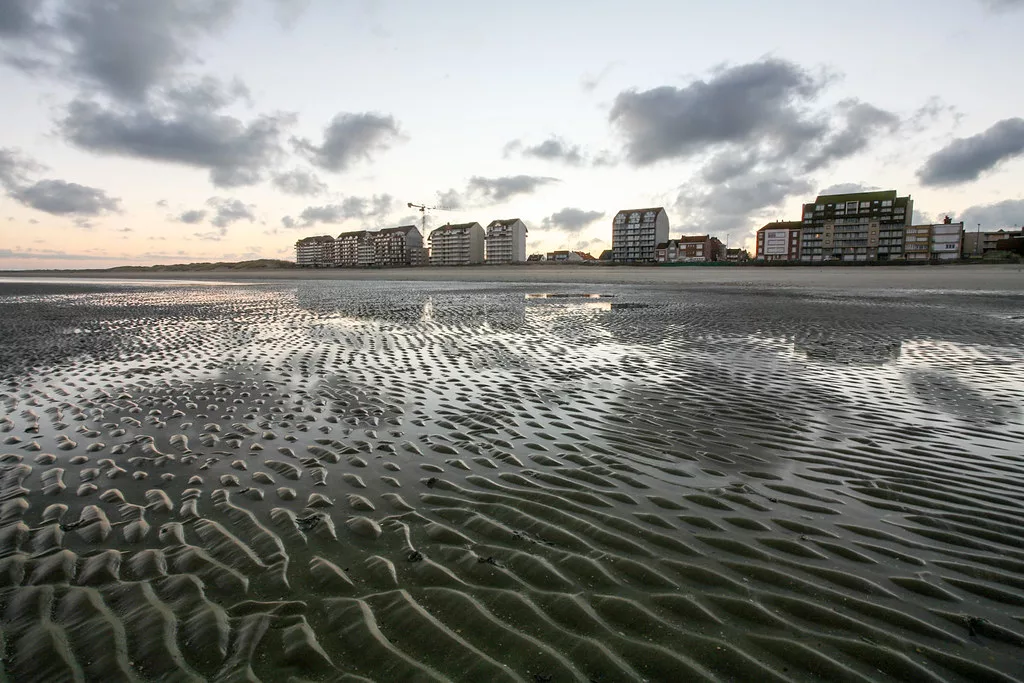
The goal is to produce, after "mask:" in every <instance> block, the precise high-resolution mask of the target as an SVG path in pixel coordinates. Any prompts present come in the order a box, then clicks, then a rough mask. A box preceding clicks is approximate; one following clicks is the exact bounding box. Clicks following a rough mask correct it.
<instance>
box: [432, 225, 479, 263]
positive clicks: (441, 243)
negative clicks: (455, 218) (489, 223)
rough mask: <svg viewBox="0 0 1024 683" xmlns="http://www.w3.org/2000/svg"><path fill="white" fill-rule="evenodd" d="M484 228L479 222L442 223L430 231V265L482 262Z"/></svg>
mask: <svg viewBox="0 0 1024 683" xmlns="http://www.w3.org/2000/svg"><path fill="white" fill-rule="evenodd" d="M484 239H485V238H484V229H483V227H482V226H481V225H480V224H479V223H459V224H457V225H442V226H441V227H440V228H436V229H434V230H432V231H431V232H430V236H429V237H428V238H427V241H428V242H429V243H430V265H432V266H467V265H472V264H479V263H483V262H484Z"/></svg>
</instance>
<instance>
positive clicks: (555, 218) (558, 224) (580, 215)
mask: <svg viewBox="0 0 1024 683" xmlns="http://www.w3.org/2000/svg"><path fill="white" fill-rule="evenodd" d="M603 217H604V213H603V212H601V211H584V210H583V209H574V208H570V207H566V208H564V209H562V210H561V211H556V212H555V213H553V214H551V215H550V216H548V217H547V218H545V219H544V220H543V221H541V228H542V229H544V230H561V231H564V232H577V231H579V230H582V229H583V228H585V227H586V226H588V225H590V224H591V223H593V222H594V221H596V220H598V219H600V218H603Z"/></svg>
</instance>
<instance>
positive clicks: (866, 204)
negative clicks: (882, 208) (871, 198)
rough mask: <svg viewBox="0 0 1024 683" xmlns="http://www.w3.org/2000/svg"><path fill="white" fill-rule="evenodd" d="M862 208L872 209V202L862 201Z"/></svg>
mask: <svg viewBox="0 0 1024 683" xmlns="http://www.w3.org/2000/svg"><path fill="white" fill-rule="evenodd" d="M860 208H862V209H870V208H871V202H861V203H860Z"/></svg>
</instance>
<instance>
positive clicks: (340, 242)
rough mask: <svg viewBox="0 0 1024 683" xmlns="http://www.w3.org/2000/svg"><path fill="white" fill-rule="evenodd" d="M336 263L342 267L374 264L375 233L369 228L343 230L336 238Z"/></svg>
mask: <svg viewBox="0 0 1024 683" xmlns="http://www.w3.org/2000/svg"><path fill="white" fill-rule="evenodd" d="M334 265H335V266H338V267H341V268H356V267H363V268H365V267H367V266H372V265H373V233H371V232H370V231H369V230H352V231H350V232H343V233H341V234H340V235H338V237H337V238H336V239H335V240H334Z"/></svg>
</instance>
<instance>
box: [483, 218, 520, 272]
mask: <svg viewBox="0 0 1024 683" xmlns="http://www.w3.org/2000/svg"><path fill="white" fill-rule="evenodd" d="M527 232H528V231H527V229H526V224H525V223H523V222H522V221H521V220H519V219H518V218H507V219H503V220H496V221H491V223H490V225H488V226H487V234H486V235H485V236H484V260H485V261H486V262H487V263H495V264H498V263H524V262H525V261H526V235H527Z"/></svg>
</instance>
